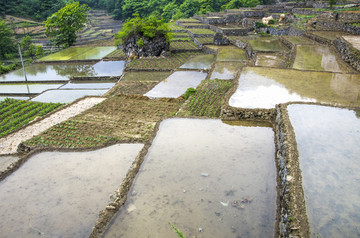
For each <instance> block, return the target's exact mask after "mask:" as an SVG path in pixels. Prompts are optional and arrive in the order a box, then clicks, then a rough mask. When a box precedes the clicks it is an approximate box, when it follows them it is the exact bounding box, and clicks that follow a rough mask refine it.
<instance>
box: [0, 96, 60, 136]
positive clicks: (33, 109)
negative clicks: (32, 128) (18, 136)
mask: <svg viewBox="0 0 360 238" xmlns="http://www.w3.org/2000/svg"><path fill="white" fill-rule="evenodd" d="M62 105H63V104H61V103H39V102H31V101H24V100H16V99H9V98H7V99H5V101H3V102H0V137H3V136H5V135H7V134H9V133H11V132H13V131H15V130H17V129H19V128H20V127H22V126H24V125H26V124H28V123H29V122H31V121H32V120H34V119H35V118H36V117H41V116H45V115H46V114H47V113H49V112H51V111H54V110H55V109H57V108H59V107H61V106H62Z"/></svg>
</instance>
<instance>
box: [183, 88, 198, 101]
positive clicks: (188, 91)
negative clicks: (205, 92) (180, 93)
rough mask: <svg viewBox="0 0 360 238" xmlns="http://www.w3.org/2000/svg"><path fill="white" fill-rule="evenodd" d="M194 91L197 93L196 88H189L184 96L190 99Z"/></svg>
mask: <svg viewBox="0 0 360 238" xmlns="http://www.w3.org/2000/svg"><path fill="white" fill-rule="evenodd" d="M194 93H196V89H195V88H188V89H187V90H186V91H185V94H184V97H185V99H188V98H189V97H190V96H191V95H193V94H194Z"/></svg>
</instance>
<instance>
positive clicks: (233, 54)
mask: <svg viewBox="0 0 360 238" xmlns="http://www.w3.org/2000/svg"><path fill="white" fill-rule="evenodd" d="M246 59H247V56H246V52H245V50H243V49H239V48H237V47H235V46H222V47H220V48H219V49H218V54H217V58H216V60H217V61H244V60H246Z"/></svg>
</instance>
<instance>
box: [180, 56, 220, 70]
mask: <svg viewBox="0 0 360 238" xmlns="http://www.w3.org/2000/svg"><path fill="white" fill-rule="evenodd" d="M214 58H215V56H214V55H198V56H195V57H193V58H191V59H190V60H188V61H187V62H186V63H185V64H183V65H181V66H180V69H204V70H205V69H210V67H211V64H212V62H213V61H214Z"/></svg>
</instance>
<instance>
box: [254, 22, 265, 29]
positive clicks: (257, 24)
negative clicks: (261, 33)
mask: <svg viewBox="0 0 360 238" xmlns="http://www.w3.org/2000/svg"><path fill="white" fill-rule="evenodd" d="M263 27H267V25H266V24H264V23H262V22H259V21H256V22H255V28H263Z"/></svg>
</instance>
